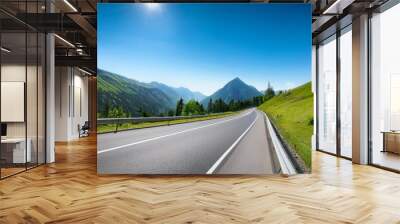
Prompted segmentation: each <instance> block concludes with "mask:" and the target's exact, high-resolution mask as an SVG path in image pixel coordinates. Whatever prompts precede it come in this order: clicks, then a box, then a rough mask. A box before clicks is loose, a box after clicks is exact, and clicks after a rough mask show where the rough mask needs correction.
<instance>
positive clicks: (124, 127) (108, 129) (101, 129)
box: [97, 112, 238, 134]
mask: <svg viewBox="0 0 400 224" xmlns="http://www.w3.org/2000/svg"><path fill="white" fill-rule="evenodd" d="M237 113H238V112H225V113H222V114H210V115H209V116H207V117H199V118H190V119H181V120H174V121H157V122H144V123H139V124H133V123H124V124H121V125H119V126H118V130H119V131H121V130H130V129H141V128H149V127H156V126H164V125H174V124H183V123H189V122H195V121H205V120H211V119H217V118H223V117H227V116H232V115H234V114H237ZM115 129H116V125H115V124H107V125H98V126H97V133H98V134H101V133H107V132H113V131H115Z"/></svg>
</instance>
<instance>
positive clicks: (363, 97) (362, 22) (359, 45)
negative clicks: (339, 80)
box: [352, 15, 368, 164]
mask: <svg viewBox="0 0 400 224" xmlns="http://www.w3.org/2000/svg"><path fill="white" fill-rule="evenodd" d="M352 29H353V31H352V32H353V34H352V39H353V40H352V44H353V57H352V62H353V68H352V69H353V80H352V81H353V83H352V87H353V90H352V95H353V99H352V101H353V102H352V106H353V113H352V115H353V116H352V123H353V124H352V125H353V127H352V134H353V136H352V149H353V152H352V157H353V162H354V163H358V164H367V163H368V15H361V16H360V17H357V18H354V19H353V25H352Z"/></svg>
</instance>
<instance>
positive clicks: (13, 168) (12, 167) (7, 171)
mask: <svg viewBox="0 0 400 224" xmlns="http://www.w3.org/2000/svg"><path fill="white" fill-rule="evenodd" d="M2 166H3V167H2V168H1V170H0V173H1V176H0V177H1V178H6V177H8V176H11V175H14V174H17V173H20V172H23V171H25V170H27V169H30V168H34V167H36V166H37V164H36V163H27V164H26V165H25V164H7V165H6V164H2Z"/></svg>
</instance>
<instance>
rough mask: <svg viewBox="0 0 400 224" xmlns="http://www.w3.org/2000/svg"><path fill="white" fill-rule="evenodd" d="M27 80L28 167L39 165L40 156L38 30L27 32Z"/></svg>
mask: <svg viewBox="0 0 400 224" xmlns="http://www.w3.org/2000/svg"><path fill="white" fill-rule="evenodd" d="M27 38H28V41H27V44H28V46H27V48H28V50H27V53H28V55H27V59H28V61H27V80H26V89H27V93H26V115H27V123H26V124H27V150H28V156H29V157H30V158H28V163H27V166H28V168H30V167H34V166H36V165H37V158H38V153H37V150H38V142H37V132H38V119H37V116H38V111H37V110H38V107H37V103H38V88H37V84H38V77H37V76H38V68H37V63H38V56H37V54H38V49H37V45H38V36H37V33H36V32H30V33H27Z"/></svg>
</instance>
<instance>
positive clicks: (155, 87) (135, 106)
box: [97, 69, 206, 116]
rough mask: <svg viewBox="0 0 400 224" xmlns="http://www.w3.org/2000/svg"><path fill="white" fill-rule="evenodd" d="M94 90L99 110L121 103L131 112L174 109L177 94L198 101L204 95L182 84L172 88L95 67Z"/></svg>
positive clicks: (134, 114)
mask: <svg viewBox="0 0 400 224" xmlns="http://www.w3.org/2000/svg"><path fill="white" fill-rule="evenodd" d="M97 94H98V105H97V106H98V112H100V113H102V114H104V112H105V111H106V110H107V109H106V108H107V107H115V106H121V107H122V108H123V109H124V111H126V112H129V113H130V114H131V115H132V116H138V115H140V111H146V112H148V113H150V114H153V115H158V114H160V113H165V112H167V111H168V110H171V109H173V110H174V109H175V106H176V102H177V101H178V100H179V99H180V98H182V99H183V100H184V101H189V100H191V99H195V100H197V101H201V100H202V99H204V98H205V97H206V96H204V95H203V94H201V93H200V92H192V91H190V90H189V89H187V88H184V87H179V88H175V87H171V86H168V85H165V84H163V83H158V82H151V83H143V82H139V81H136V80H133V79H129V78H126V77H124V76H121V75H119V74H115V73H112V72H108V71H105V70H102V69H98V76H97Z"/></svg>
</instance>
